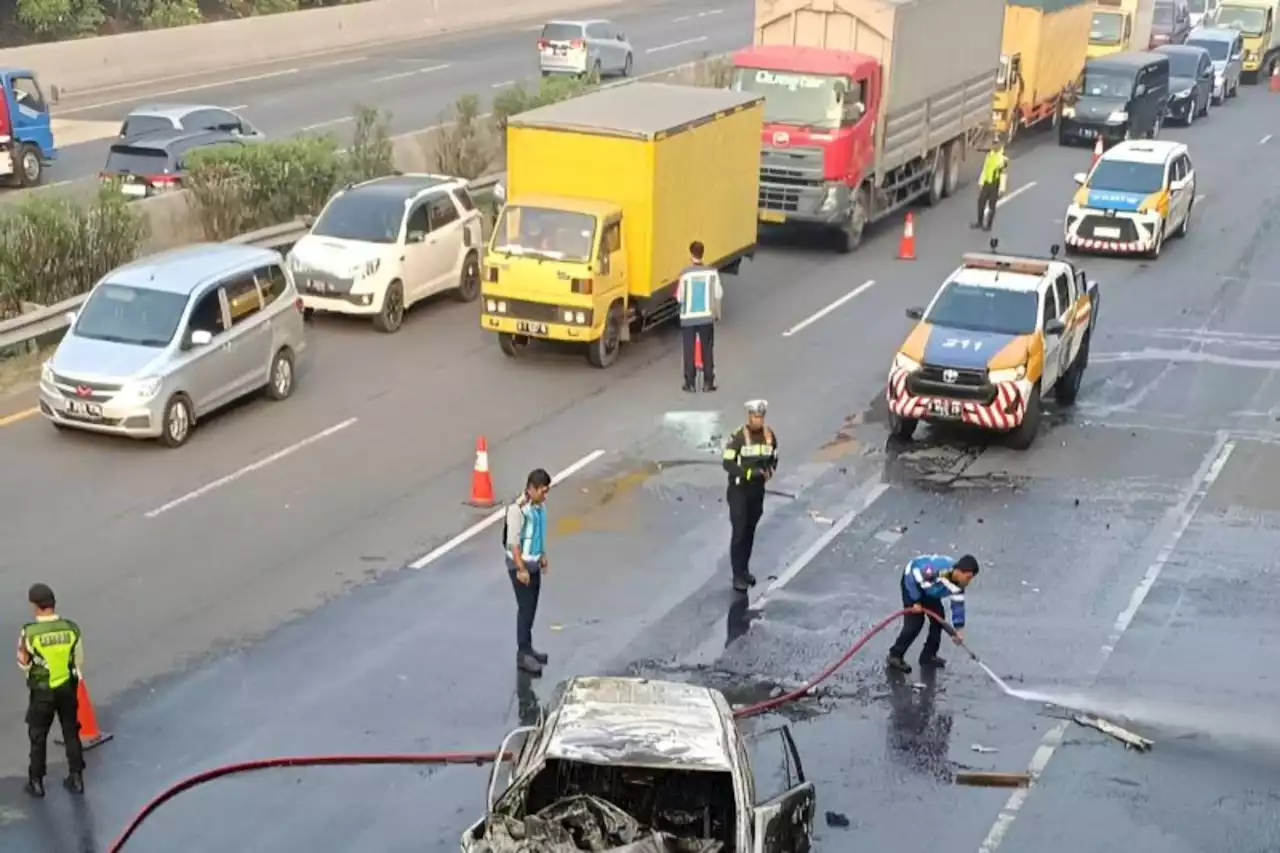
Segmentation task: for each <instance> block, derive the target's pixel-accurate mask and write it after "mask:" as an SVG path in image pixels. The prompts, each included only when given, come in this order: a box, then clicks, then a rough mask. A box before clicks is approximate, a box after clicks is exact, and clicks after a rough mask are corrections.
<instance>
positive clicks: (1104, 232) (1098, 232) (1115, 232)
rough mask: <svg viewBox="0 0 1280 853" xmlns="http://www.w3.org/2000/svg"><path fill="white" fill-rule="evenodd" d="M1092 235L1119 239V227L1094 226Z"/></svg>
mask: <svg viewBox="0 0 1280 853" xmlns="http://www.w3.org/2000/svg"><path fill="white" fill-rule="evenodd" d="M1093 236H1095V237H1109V238H1110V239H1112V240H1119V239H1120V229H1119V228H1095V229H1093Z"/></svg>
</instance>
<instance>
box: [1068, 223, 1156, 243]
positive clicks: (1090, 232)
mask: <svg viewBox="0 0 1280 853" xmlns="http://www.w3.org/2000/svg"><path fill="white" fill-rule="evenodd" d="M1097 228H1118V229H1120V236H1119V237H1116V236H1113V235H1111V234H1107V235H1106V236H1102V235H1099V234H1097V233H1096V232H1095V229H1097ZM1076 233H1077V234H1078V235H1079V236H1081V237H1083V238H1084V239H1086V240H1115V241H1118V242H1121V243H1131V242H1133V241H1134V240H1138V239H1140V235H1139V234H1138V226H1137V224H1136V223H1135V222H1134V221H1133V220H1132V219H1122V218H1120V217H1118V216H1086V217H1085V218H1084V220H1083V221H1081V223H1080V228H1079V229H1078V230H1077V231H1076Z"/></svg>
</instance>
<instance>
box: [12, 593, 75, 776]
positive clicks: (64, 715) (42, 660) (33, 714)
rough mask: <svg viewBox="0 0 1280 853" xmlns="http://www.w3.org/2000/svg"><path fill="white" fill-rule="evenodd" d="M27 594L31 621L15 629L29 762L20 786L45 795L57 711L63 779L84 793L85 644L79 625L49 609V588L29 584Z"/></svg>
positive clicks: (52, 601)
mask: <svg viewBox="0 0 1280 853" xmlns="http://www.w3.org/2000/svg"><path fill="white" fill-rule="evenodd" d="M27 600H28V601H29V602H31V607H32V609H33V610H34V611H35V621H34V622H29V623H27V624H26V625H24V626H22V631H21V632H20V633H19V634H18V667H19V668H20V669H21V670H22V672H23V674H24V675H26V677H27V689H28V690H29V691H30V698H29V700H28V703H27V734H28V736H29V737H30V739H31V764H30V766H29V767H28V769H27V784H26V785H25V786H24V787H23V790H25V791H26V792H27V793H28V794H30V795H31V796H33V797H43V796H44V776H45V772H46V770H47V766H46V762H47V760H48V747H49V730H50V729H51V728H53V718H54V717H55V716H57V718H58V724H59V725H60V726H61V728H62V740H63V743H64V744H65V745H66V750H67V771H68V772H67V778H66V780H64V782H63V785H64V786H65V787H66V788H67V790H69V791H71V792H72V793H75V794H83V793H84V750H83V748H82V747H81V744H80V721H79V717H78V714H79V711H80V708H79V700H78V695H77V690H78V688H79V686H80V670H81V667H82V666H83V665H84V644H83V643H82V642H81V635H80V626H79V625H77V624H76V623H74V622H72V621H71V620H70V619H63V618H62V617H60V616H59V615H58V614H57V613H56V612H55V610H54V608H55V607H56V606H57V600H56V599H55V598H54V596H53V590H52V589H50V588H49V587H48V586H46V585H45V584H42V583H37V584H33V585H32V586H31V589H30V590H28V591H27Z"/></svg>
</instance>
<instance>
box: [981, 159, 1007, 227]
mask: <svg viewBox="0 0 1280 853" xmlns="http://www.w3.org/2000/svg"><path fill="white" fill-rule="evenodd" d="M1008 168H1009V158H1008V157H1006V156H1005V153H1004V141H1003V140H997V141H996V145H995V147H994V148H992V149H991V150H990V151H988V152H987V156H986V158H985V159H984V160H983V161H982V174H981V175H980V176H979V178H978V221H977V222H975V223H973V227H974V228H981V229H982V230H983V231H990V230H991V228H992V227H993V226H994V225H995V222H996V207H997V202H999V201H1000V184H1001V180H1002V179H1003V177H1004V175H1005V172H1006V171H1007V170H1008Z"/></svg>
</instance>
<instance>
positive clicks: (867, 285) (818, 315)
mask: <svg viewBox="0 0 1280 853" xmlns="http://www.w3.org/2000/svg"><path fill="white" fill-rule="evenodd" d="M875 285H876V283H875V280H874V279H872V280H871V281H864V282H863V283H862V284H860V285H858V286H857V287H855V288H854V289H853V290H850V291H849V292H848V293H846V294H845V295H844V296H841V297H840V298H839V299H837V300H835V301H834V302H831V303H829V304H827V305H825V306H823V307H822V308H819V309H818V310H817V311H815V312H813V313H812V314H810V315H809V316H808V317H805V318H804V319H803V320H801V321H800V322H799V323H796V324H795V325H794V326H792V327H791V328H790V329H787V330H786V331H785V332H783V333H782V336H783V337H784V338H789V337H791V336H792V335H794V334H795V333H796V332H801V331H804V330H805V329H807V328H808V327H809V326H812V325H813V324H814V323H816V322H818V321H819V320H821V319H822V318H823V317H825V316H827V315H828V314H830V313H831V312H832V311H834V310H836V309H837V308H839V307H840V306H841V305H844V304H845V303H846V302H851V301H852V300H854V299H856V298H857V297H858V296H859V295H860V294H862V293H865V292H866V291H868V290H870V289H871V288H873V287H875Z"/></svg>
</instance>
